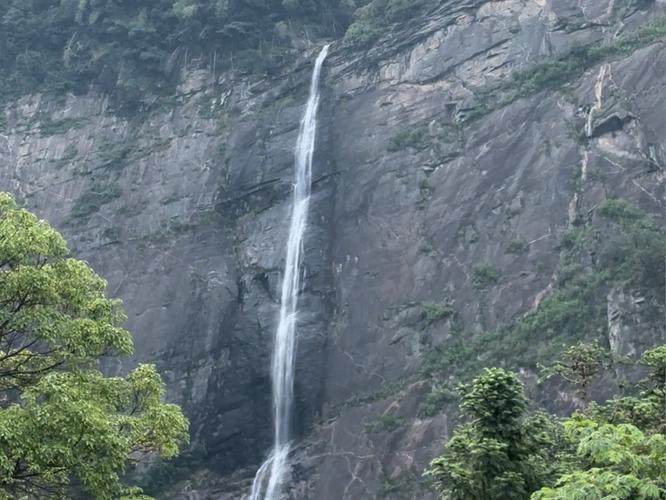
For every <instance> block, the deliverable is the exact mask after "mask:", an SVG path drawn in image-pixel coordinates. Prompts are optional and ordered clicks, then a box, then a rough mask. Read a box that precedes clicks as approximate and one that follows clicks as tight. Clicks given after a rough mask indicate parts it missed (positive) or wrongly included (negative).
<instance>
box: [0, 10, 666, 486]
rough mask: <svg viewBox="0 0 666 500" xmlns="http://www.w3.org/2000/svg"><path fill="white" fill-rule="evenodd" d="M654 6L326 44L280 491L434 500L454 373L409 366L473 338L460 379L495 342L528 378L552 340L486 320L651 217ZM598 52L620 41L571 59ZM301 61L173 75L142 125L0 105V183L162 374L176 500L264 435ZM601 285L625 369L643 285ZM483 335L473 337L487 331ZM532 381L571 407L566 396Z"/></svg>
mask: <svg viewBox="0 0 666 500" xmlns="http://www.w3.org/2000/svg"><path fill="white" fill-rule="evenodd" d="M620 3H621V4H620ZM663 10H664V9H663V3H660V2H650V1H632V0H627V1H624V2H617V1H615V2H613V0H609V1H606V0H584V1H574V0H546V1H544V2H541V1H538V2H537V1H530V0H528V1H520V0H505V1H500V2H482V1H467V2H455V3H454V2H450V3H444V4H442V6H441V7H440V8H438V9H437V10H436V11H434V12H431V13H430V14H429V15H428V16H427V17H425V18H422V19H415V20H412V21H410V22H409V23H405V24H404V25H401V26H394V27H392V28H391V29H390V30H389V31H388V32H387V33H386V35H385V36H384V37H383V38H382V39H381V40H380V42H379V43H377V44H376V45H375V46H374V47H373V48H371V49H369V50H367V51H365V52H359V51H352V50H350V49H345V48H341V47H338V46H336V45H335V44H334V45H333V48H332V53H331V56H330V57H329V59H328V60H327V62H326V64H325V70H324V71H325V74H324V79H323V82H322V83H323V85H322V87H323V100H322V105H321V108H320V114H319V123H320V128H319V132H318V139H317V150H316V155H315V173H314V176H315V182H314V185H313V203H312V205H311V206H312V212H311V215H310V228H309V231H308V234H307V238H306V244H305V269H306V278H305V287H304V290H303V294H302V299H301V304H302V311H303V312H302V316H301V319H300V325H301V329H300V332H299V351H298V361H297V375H296V379H297V385H296V397H297V400H298V402H297V408H296V415H297V420H298V423H297V429H296V431H297V433H298V434H299V436H300V438H299V439H300V443H301V444H300V445H299V446H298V447H297V451H296V452H295V454H294V464H295V465H294V477H293V478H292V484H293V490H292V491H291V493H290V495H291V496H290V498H303V499H304V498H317V499H340V498H347V499H358V498H377V497H382V498H433V496H432V493H428V492H427V489H426V486H425V485H424V484H423V481H422V479H421V473H422V471H423V469H424V467H425V466H426V465H427V463H428V462H429V461H430V459H431V458H432V457H433V456H435V455H436V454H437V453H438V452H439V451H440V449H441V446H442V443H443V440H444V439H445V437H446V435H447V433H448V432H449V431H450V423H451V419H452V418H454V414H453V413H452V405H447V404H446V403H443V404H441V405H440V407H438V408H437V409H436V410H435V411H424V405H425V404H427V402H428V401H430V400H432V399H433V397H432V394H433V389H432V386H433V384H434V385H435V386H436V387H441V385H442V384H444V385H447V384H453V383H454V382H455V381H456V380H459V378H458V375H460V374H461V372H462V371H463V370H462V369H461V366H453V365H452V366H451V370H450V372H447V371H446V370H444V371H442V370H440V372H438V374H437V376H436V377H434V376H433V375H432V373H431V372H428V371H427V370H425V371H424V368H423V367H424V365H425V364H426V362H427V361H428V360H431V359H432V354H433V353H437V352H439V351H438V350H442V351H443V352H447V350H448V352H451V351H454V350H455V347H454V346H455V345H460V344H454V343H453V342H455V341H457V342H460V341H461V340H462V342H463V343H467V342H468V341H469V342H470V343H471V342H472V339H481V340H480V341H477V343H476V344H474V345H476V346H477V350H478V351H477V352H474V353H472V355H470V357H468V358H463V357H461V358H460V361H459V362H460V363H461V365H465V364H470V365H471V364H473V360H481V361H480V362H479V363H480V366H482V365H483V362H484V361H483V360H484V359H491V360H492V359H493V358H492V353H493V352H495V351H497V352H499V351H498V349H500V350H501V349H505V351H506V352H509V353H512V352H515V359H513V360H512V361H511V362H510V363H509V364H510V365H511V366H515V367H517V368H522V373H523V375H524V376H525V378H526V380H528V381H529V380H532V379H533V371H532V369H531V368H532V367H533V360H534V359H539V360H543V356H548V355H549V351H548V350H547V348H548V345H549V344H551V343H556V341H559V340H560V339H559V337H557V333H555V334H554V333H553V332H548V331H544V332H543V336H541V335H539V333H540V332H533V336H532V337H530V338H529V339H527V340H526V339H524V338H523V339H521V341H522V342H526V343H527V346H525V345H522V344H521V345H520V346H518V345H516V346H515V349H514V344H513V343H514V342H518V340H516V339H515V338H513V337H509V336H506V337H503V336H502V332H504V331H505V330H502V329H501V328H500V325H506V324H510V323H511V322H515V321H517V320H519V318H521V317H522V315H524V314H526V313H528V312H530V311H534V310H536V309H537V308H538V306H539V304H540V303H541V302H543V301H544V300H548V297H550V296H551V295H552V294H553V293H554V290H557V289H558V287H560V286H561V283H560V282H561V275H562V273H563V272H564V271H565V270H563V262H564V260H563V253H564V252H565V251H566V249H567V247H566V245H564V244H563V236H565V235H569V234H572V231H574V232H575V231H577V230H581V229H588V230H590V231H595V232H596V233H595V234H597V235H601V236H600V237H598V238H597V239H596V240H595V241H596V243H595V245H596V246H594V245H592V246H591V247H589V248H588V247H586V248H582V247H581V248H577V249H576V252H577V253H575V255H574V260H575V261H576V263H577V265H578V266H579V267H580V268H582V269H586V268H594V266H595V265H596V261H595V259H596V255H597V254H598V253H599V252H601V253H603V251H604V248H605V247H604V244H605V242H607V241H611V242H612V240H613V236H612V235H613V234H614V232H613V231H615V230H614V229H613V228H612V227H611V226H610V225H609V223H608V222H606V221H604V220H602V218H600V217H599V216H598V215H597V208H598V207H599V205H600V204H601V203H602V202H603V201H604V200H605V199H608V198H616V197H619V198H624V199H626V200H628V201H629V202H631V203H632V204H633V205H635V206H638V207H640V208H641V209H642V210H643V211H645V212H646V213H647V214H649V215H652V216H656V217H658V218H660V219H659V220H661V217H662V214H663V211H664V202H663V168H664V162H665V161H666V143H665V142H666V141H665V137H666V125H665V118H666V117H665V115H664V110H663V102H664V76H665V75H664V72H665V69H666V61H664V50H663V48H664V47H663V40H660V39H659V37H654V36H653V37H650V36H643V37H642V38H640V40H639V41H638V42H636V41H635V40H634V39H630V40H629V38H628V37H630V35H629V34H630V33H634V32H637V30H638V32H641V33H643V34H644V32H645V31H646V30H645V28H644V26H646V23H647V24H648V25H649V23H650V20H651V19H652V20H653V19H655V18H658V17H659V16H663ZM641 29H643V31H641ZM627 40H629V42H628V41H627ZM631 40H634V41H633V42H631ZM591 44H592V45H591ZM593 44H603V46H605V47H609V46H610V47H615V48H617V50H607V51H606V52H605V53H604V54H605V55H604V54H602V56H598V57H597V56H594V57H588V58H586V59H584V60H580V59H578V58H577V56H576V54H577V52H576V51H577V50H578V49H579V48H580V47H584V46H596V45H593ZM338 45H339V44H338ZM599 46H602V45H599ZM313 54H314V49H313V52H312V53H307V54H303V58H302V61H301V62H300V64H299V65H298V66H296V67H290V68H285V69H284V73H283V74H282V76H280V77H275V78H273V79H270V80H268V79H267V80H256V79H255V80H250V79H249V78H248V79H240V78H232V77H231V75H227V74H223V75H221V76H220V75H216V76H215V77H214V76H212V75H211V74H209V73H207V72H205V71H190V72H187V71H186V70H183V82H184V83H183V84H182V85H181V86H180V87H179V89H178V94H177V95H176V96H174V97H173V98H172V99H170V100H168V101H164V102H163V105H162V108H161V109H160V110H152V111H151V112H150V113H149V114H147V115H143V116H141V118H140V119H139V118H137V116H139V115H141V113H140V112H137V113H136V116H134V117H127V116H123V115H118V114H115V113H114V112H113V111H112V109H111V108H110V107H109V106H108V103H107V100H106V99H105V97H104V96H102V95H100V94H97V93H95V92H91V93H89V94H87V95H85V96H71V95H70V96H66V97H64V98H55V97H53V96H47V95H31V96H27V97H24V98H22V99H21V100H20V101H18V102H15V103H13V104H11V105H10V106H9V107H8V108H7V109H6V112H5V114H6V123H7V125H6V127H5V131H4V134H3V135H1V136H0V172H1V174H2V175H0V189H3V190H8V191H10V192H13V193H14V194H16V195H17V196H18V197H19V199H21V200H22V201H24V202H25V204H26V205H27V206H28V207H29V208H30V209H32V210H34V211H36V212H37V213H38V214H39V215H40V216H43V217H45V218H48V219H49V221H50V222H51V223H52V224H53V225H54V226H55V227H57V228H58V229H60V230H61V231H62V232H63V233H64V234H65V236H66V237H67V239H68V241H70V243H71V247H72V251H73V253H74V254H75V255H76V256H77V257H80V258H83V259H86V260H88V261H89V262H90V264H91V265H92V266H93V267H94V268H95V270H96V271H97V272H98V273H99V274H101V275H102V276H105V277H106V278H107V279H108V281H109V290H110V293H111V294H112V295H114V296H118V297H121V298H122V299H123V300H124V302H125V306H126V309H127V311H128V315H129V320H128V328H129V329H130V330H131V331H132V332H134V334H135V342H136V355H135V359H136V360H140V361H151V362H155V363H157V365H158V368H159V370H160V371H161V373H162V374H163V375H164V377H165V379H166V380H167V383H168V386H169V398H170V399H171V400H173V401H176V402H178V403H180V404H182V405H183V406H184V408H185V410H186V413H187V414H188V416H189V417H190V419H191V422H192V440H193V451H192V453H191V460H192V463H191V464H189V465H186V466H184V467H189V469H188V471H189V472H188V473H189V474H190V476H191V479H190V480H188V481H187V482H185V483H181V484H180V485H179V486H177V487H175V488H173V489H172V490H171V491H172V493H170V494H169V495H172V496H173V497H174V498H239V496H240V492H242V491H245V490H244V488H247V486H248V480H251V477H252V475H253V472H254V469H255V467H256V466H257V464H258V463H259V462H260V461H261V459H262V458H263V454H264V453H265V452H266V450H267V449H268V448H269V445H270V438H271V436H270V432H271V425H270V419H271V411H270V381H269V363H270V348H271V336H272V332H273V329H274V327H275V321H276V313H277V306H278V305H277V300H278V293H277V290H278V286H279V280H280V269H281V266H282V258H283V252H284V240H285V236H286V224H287V223H288V221H287V210H288V205H289V201H290V189H291V182H292V162H293V157H292V150H293V146H294V142H295V139H296V135H297V132H298V123H299V120H300V114H301V112H302V108H303V106H304V104H305V100H306V93H307V83H308V80H309V73H310V70H311V63H312V60H313V58H314V56H313ZM595 54H596V53H595ZM556 60H559V61H560V63H561V64H559V65H552V64H551V66H548V63H549V62H551V61H556ZM581 61H582V62H581ZM567 62H571V63H572V64H570V65H569V66H567V65H566V63H567ZM544 63H547V64H546V65H545V66H544ZM574 63H575V64H574ZM539 65H541V66H539ZM534 68H542V69H544V68H545V69H547V70H548V71H550V72H547V73H546V77H545V78H541V77H540V75H542V73H539V72H536V71H534ZM562 68H565V69H562ZM567 68H568V69H567ZM516 70H524V72H523V79H522V80H521V79H516V78H515V77H512V75H513V74H514V72H515V71H516ZM530 71H531V72H530ZM558 71H559V72H558ZM569 257H571V255H569ZM602 289H603V296H602V297H601V301H602V302H603V304H602V306H600V307H601V311H602V316H603V318H601V319H602V321H601V323H599V325H598V326H599V328H597V329H596V330H595V331H594V332H593V333H596V334H597V336H598V335H601V336H602V337H605V338H606V339H607V343H609V344H610V346H611V347H612V348H614V349H615V350H617V351H619V352H623V353H627V354H631V353H632V352H634V351H636V350H638V349H640V348H641V347H642V346H644V345H647V344H650V343H651V342H654V340H655V339H657V338H659V336H660V335H661V334H662V333H663V331H664V325H663V317H664V315H663V297H661V296H659V295H658V294H656V293H655V292H654V287H652V288H650V286H648V285H645V286H643V285H640V284H639V285H635V286H618V285H617V283H615V282H611V281H609V282H608V283H607V284H606V286H605V287H603V288H602ZM597 305H598V304H597ZM597 309H599V307H597ZM597 312H598V311H597ZM582 314H587V312H586V311H583V312H582ZM590 314H592V313H590ZM597 319H598V318H597ZM596 326H597V325H596V324H595V328H596ZM495 331H498V332H500V333H499V334H498V335H499V337H498V336H497V335H496V336H494V337H492V338H493V339H494V340H493V341H492V342H493V343H492V345H491V344H490V342H491V341H490V340H489V341H488V342H489V343H488V345H487V346H486V345H485V344H484V340H483V339H484V338H485V337H484V336H483V333H484V332H495ZM581 336H583V335H582V334H581ZM498 346H499V347H498ZM484 356H485V357H486V358H484ZM447 359H449V358H447ZM451 359H452V358H451ZM450 362H451V363H454V361H453V360H450ZM127 366H128V363H124V364H123V365H120V364H119V363H118V362H116V361H110V362H109V367H108V368H109V370H123V369H126V368H127ZM462 368H464V366H463V367H462ZM460 376H461V377H462V375H460ZM533 390H534V391H535V394H541V396H537V397H541V398H542V399H543V400H544V401H545V400H549V401H551V405H554V406H555V407H562V408H565V407H566V406H567V404H569V402H568V399H567V396H566V394H564V393H558V390H557V388H550V389H541V390H539V389H536V388H535V389H533ZM549 391H550V392H549ZM558 394H559V396H558ZM429 398H430V399H429ZM558 398H559V399H558ZM193 464H194V465H193ZM174 491H178V492H179V493H173V492H174ZM160 495H161V496H162V497H165V496H167V493H164V492H162V493H160V494H158V496H160Z"/></svg>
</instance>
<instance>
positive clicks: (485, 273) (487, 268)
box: [472, 264, 500, 290]
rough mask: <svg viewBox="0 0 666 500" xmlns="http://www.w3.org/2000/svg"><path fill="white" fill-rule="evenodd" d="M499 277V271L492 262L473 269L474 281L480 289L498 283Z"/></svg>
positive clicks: (475, 285)
mask: <svg viewBox="0 0 666 500" xmlns="http://www.w3.org/2000/svg"><path fill="white" fill-rule="evenodd" d="M499 278H500V273H499V271H498V270H497V268H496V267H494V266H492V265H490V264H480V265H478V266H475V267H474V269H473V270H472V283H473V284H474V287H476V288H478V289H480V290H481V289H484V288H488V287H489V286H491V285H494V284H496V283H497V282H498V281H499Z"/></svg>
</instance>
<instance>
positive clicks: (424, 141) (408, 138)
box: [386, 128, 428, 152]
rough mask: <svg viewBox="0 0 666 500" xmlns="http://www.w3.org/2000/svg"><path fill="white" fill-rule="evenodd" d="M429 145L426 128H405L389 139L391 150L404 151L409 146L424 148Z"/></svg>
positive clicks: (388, 147)
mask: <svg viewBox="0 0 666 500" xmlns="http://www.w3.org/2000/svg"><path fill="white" fill-rule="evenodd" d="M427 145H428V131H427V129H425V128H417V129H414V130H404V131H402V132H399V133H397V134H396V135H394V136H393V137H391V138H390V139H389V142H388V146H387V147H386V149H388V150H389V151H390V152H396V151H402V150H403V149H407V148H414V149H423V148H425V147H426V146H427Z"/></svg>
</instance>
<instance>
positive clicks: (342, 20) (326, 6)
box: [0, 0, 349, 105]
mask: <svg viewBox="0 0 666 500" xmlns="http://www.w3.org/2000/svg"><path fill="white" fill-rule="evenodd" d="M348 16H349V12H348V8H347V7H345V4H344V3H342V2H340V1H339V0H265V1H261V2H258V1H255V0H142V1H140V2H137V1H135V0H7V1H4V2H0V66H1V67H2V68H3V74H2V75H1V76H0V102H1V101H2V99H1V97H2V95H3V94H4V95H5V96H6V97H9V96H12V95H15V94H16V93H17V92H26V91H34V90H44V89H49V90H54V91H74V92H83V91H85V90H87V88H88V86H89V85H90V84H91V83H96V84H97V85H98V87H99V88H101V89H102V90H105V91H112V92H113V93H114V95H116V96H118V97H119V98H120V102H122V103H125V104H126V105H131V104H134V103H136V102H139V101H140V100H141V99H142V98H143V95H142V94H144V93H145V92H146V91H147V90H150V91H152V92H151V94H154V93H155V92H158V91H160V90H164V89H165V88H170V83H171V82H172V81H173V80H174V78H175V77H177V76H178V73H179V70H180V69H181V68H183V67H186V66H187V65H188V64H189V65H190V67H191V66H192V65H193V64H197V62H198V63H203V64H206V65H207V66H208V67H212V66H216V67H217V68H218V69H220V68H224V67H233V68H234V69H241V70H243V69H244V70H248V69H251V70H252V71H254V72H263V71H264V70H266V69H268V68H270V66H271V64H275V63H276V62H280V61H282V60H283V58H284V56H285V53H287V51H288V49H289V45H290V43H291V41H290V40H289V39H288V37H285V33H284V32H285V30H284V29H281V28H284V27H285V26H287V24H289V25H291V26H292V27H293V29H294V30H297V29H299V27H300V28H302V29H303V30H305V31H307V33H309V34H311V35H318V36H334V35H336V34H338V35H341V34H342V33H343V32H344V29H345V26H346V24H347V18H348Z"/></svg>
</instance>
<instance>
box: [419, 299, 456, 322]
mask: <svg viewBox="0 0 666 500" xmlns="http://www.w3.org/2000/svg"><path fill="white" fill-rule="evenodd" d="M421 307H422V309H423V320H424V321H425V322H426V323H427V324H430V323H434V322H436V321H439V320H441V319H445V318H448V317H451V316H453V314H454V313H455V310H454V309H453V307H451V306H450V305H449V304H422V305H421Z"/></svg>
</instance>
